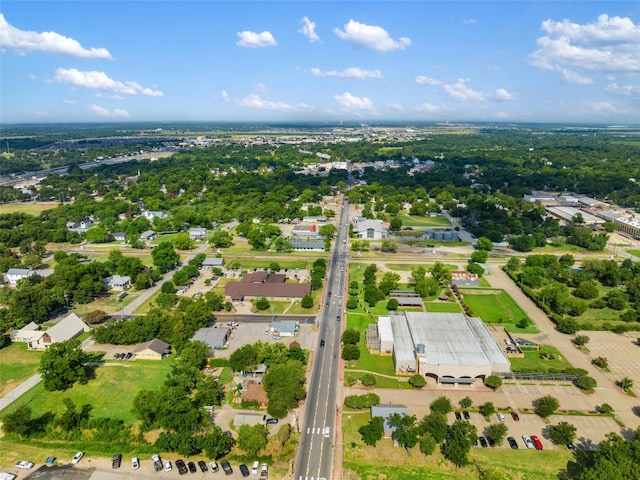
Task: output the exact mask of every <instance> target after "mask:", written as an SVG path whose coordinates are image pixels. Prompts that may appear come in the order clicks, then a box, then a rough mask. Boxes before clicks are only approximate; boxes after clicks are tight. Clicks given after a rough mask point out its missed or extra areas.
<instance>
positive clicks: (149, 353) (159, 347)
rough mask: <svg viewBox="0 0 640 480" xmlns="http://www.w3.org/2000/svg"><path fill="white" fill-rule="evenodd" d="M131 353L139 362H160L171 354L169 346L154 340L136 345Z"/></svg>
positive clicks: (156, 339)
mask: <svg viewBox="0 0 640 480" xmlns="http://www.w3.org/2000/svg"><path fill="white" fill-rule="evenodd" d="M133 353H134V354H135V356H136V358H139V359H141V360H162V359H163V358H165V357H166V356H167V355H169V353H171V345H169V344H168V343H167V342H163V341H162V340H160V339H158V338H154V339H153V340H150V341H148V342H144V343H141V344H140V345H138V346H137V347H136V349H135V350H134V351H133Z"/></svg>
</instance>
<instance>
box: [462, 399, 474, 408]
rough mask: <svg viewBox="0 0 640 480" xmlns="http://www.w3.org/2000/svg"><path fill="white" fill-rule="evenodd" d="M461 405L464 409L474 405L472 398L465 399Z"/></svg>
mask: <svg viewBox="0 0 640 480" xmlns="http://www.w3.org/2000/svg"><path fill="white" fill-rule="evenodd" d="M459 403H460V406H461V407H462V408H469V407H470V406H471V405H473V400H472V399H471V398H470V397H464V398H463V399H462V400H460V402H459Z"/></svg>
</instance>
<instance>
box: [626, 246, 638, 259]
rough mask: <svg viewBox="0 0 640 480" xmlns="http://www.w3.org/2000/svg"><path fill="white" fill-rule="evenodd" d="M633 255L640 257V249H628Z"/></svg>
mask: <svg viewBox="0 0 640 480" xmlns="http://www.w3.org/2000/svg"><path fill="white" fill-rule="evenodd" d="M627 252H628V253H630V254H631V255H633V256H635V257H638V258H640V250H636V249H635V248H630V249H628V250H627Z"/></svg>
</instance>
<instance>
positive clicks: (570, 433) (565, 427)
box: [549, 422, 576, 445]
mask: <svg viewBox="0 0 640 480" xmlns="http://www.w3.org/2000/svg"><path fill="white" fill-rule="evenodd" d="M549 438H550V439H551V440H553V442H554V443H555V444H556V445H567V444H569V443H573V441H574V440H575V439H576V427H575V426H574V425H572V424H570V423H569V422H560V423H558V424H557V425H551V426H550V427H549Z"/></svg>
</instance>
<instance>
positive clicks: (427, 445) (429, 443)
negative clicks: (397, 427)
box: [420, 433, 438, 456]
mask: <svg viewBox="0 0 640 480" xmlns="http://www.w3.org/2000/svg"><path fill="white" fill-rule="evenodd" d="M437 446H438V444H437V443H436V440H435V438H433V436H431V434H430V433H425V434H424V435H422V437H420V452H422V453H423V454H424V455H427V456H428V455H431V454H432V453H433V452H434V451H435V449H436V447H437Z"/></svg>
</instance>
